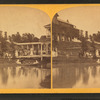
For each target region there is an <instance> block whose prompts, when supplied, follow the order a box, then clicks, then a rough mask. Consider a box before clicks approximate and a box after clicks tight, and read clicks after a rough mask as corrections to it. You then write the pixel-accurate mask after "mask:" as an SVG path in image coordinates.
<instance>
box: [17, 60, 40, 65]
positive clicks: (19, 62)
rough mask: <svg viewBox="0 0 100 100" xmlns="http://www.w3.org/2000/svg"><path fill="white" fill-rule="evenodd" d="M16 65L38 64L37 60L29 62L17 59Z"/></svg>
mask: <svg viewBox="0 0 100 100" xmlns="http://www.w3.org/2000/svg"><path fill="white" fill-rule="evenodd" d="M16 64H17V65H22V66H34V65H39V62H38V61H37V60H36V61H34V62H31V63H22V62H21V61H20V60H19V59H18V60H17V61H16Z"/></svg>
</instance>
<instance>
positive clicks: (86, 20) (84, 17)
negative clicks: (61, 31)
mask: <svg viewBox="0 0 100 100" xmlns="http://www.w3.org/2000/svg"><path fill="white" fill-rule="evenodd" d="M58 14H59V19H62V20H65V21H67V20H69V23H71V24H73V25H75V26H76V28H78V29H81V30H83V31H84V32H85V31H88V33H89V35H90V34H93V33H97V32H98V31H100V7H99V6H82V7H73V8H67V9H63V10H61V11H59V12H58Z"/></svg>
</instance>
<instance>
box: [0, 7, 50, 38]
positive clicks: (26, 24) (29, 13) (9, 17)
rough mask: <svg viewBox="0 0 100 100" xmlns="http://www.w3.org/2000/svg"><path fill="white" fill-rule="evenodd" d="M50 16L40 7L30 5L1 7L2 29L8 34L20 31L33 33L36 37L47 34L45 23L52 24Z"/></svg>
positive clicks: (0, 20)
mask: <svg viewBox="0 0 100 100" xmlns="http://www.w3.org/2000/svg"><path fill="white" fill-rule="evenodd" d="M50 23H51V21H50V18H49V16H48V15H47V14H46V13H45V12H43V11H41V10H38V9H35V8H28V7H15V6H13V7H0V31H3V34H4V32H5V31H7V33H8V35H11V34H16V33H17V32H19V33H20V34H23V33H33V34H34V35H35V36H36V37H40V36H41V35H45V34H46V29H45V28H44V25H47V24H50Z"/></svg>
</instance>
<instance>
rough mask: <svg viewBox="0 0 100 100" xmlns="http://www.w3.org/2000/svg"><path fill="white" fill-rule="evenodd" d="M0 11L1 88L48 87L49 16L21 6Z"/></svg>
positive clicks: (49, 76) (49, 58)
mask: <svg viewBox="0 0 100 100" xmlns="http://www.w3.org/2000/svg"><path fill="white" fill-rule="evenodd" d="M0 13H1V14H0V89H6V88H9V89H17V88H18V89H23V88H25V89H26V88H30V89H33V88H36V89H39V88H51V26H50V25H51V21H50V18H49V16H48V15H47V14H46V13H45V12H43V11H42V10H39V9H35V8H29V7H21V6H19V7H18V6H2V7H0Z"/></svg>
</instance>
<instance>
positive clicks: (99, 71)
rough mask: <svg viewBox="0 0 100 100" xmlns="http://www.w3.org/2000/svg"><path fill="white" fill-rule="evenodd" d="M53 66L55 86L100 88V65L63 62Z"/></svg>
mask: <svg viewBox="0 0 100 100" xmlns="http://www.w3.org/2000/svg"><path fill="white" fill-rule="evenodd" d="M53 67H54V68H53V87H54V88H100V65H92V64H91V65H90V64H85V63H69V64H64V63H62V64H54V65H53Z"/></svg>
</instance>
